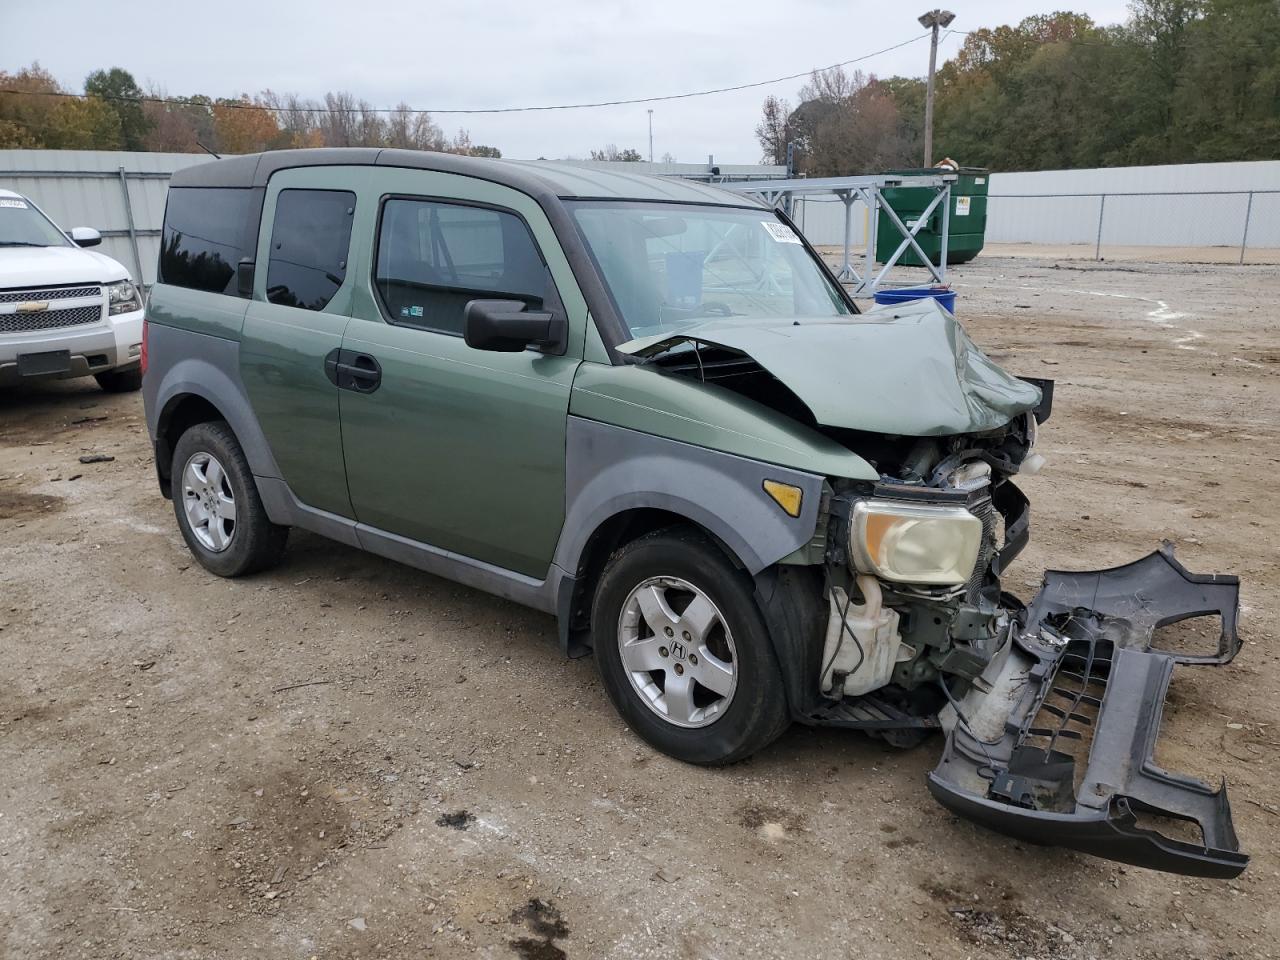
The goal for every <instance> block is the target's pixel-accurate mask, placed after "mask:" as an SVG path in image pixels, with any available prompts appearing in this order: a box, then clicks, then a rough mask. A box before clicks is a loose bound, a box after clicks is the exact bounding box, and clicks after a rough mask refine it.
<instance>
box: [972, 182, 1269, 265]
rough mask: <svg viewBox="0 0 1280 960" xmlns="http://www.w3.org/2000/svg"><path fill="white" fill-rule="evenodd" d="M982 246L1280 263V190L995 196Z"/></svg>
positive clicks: (1102, 256)
mask: <svg viewBox="0 0 1280 960" xmlns="http://www.w3.org/2000/svg"><path fill="white" fill-rule="evenodd" d="M984 249H985V250H986V252H988V253H998V254H1013V255H1025V256H1046V257H1055V258H1059V259H1089V260H1146V261H1152V260H1154V261H1169V262H1174V261H1176V262H1185V263H1235V264H1249V263H1262V264H1273V263H1280V190H1223V191H1203V192H1197V193H1187V192H1172V191H1152V192H1146V193H1143V192H1116V193H1071V194H1054V193H1043V194H1037V193H1011V194H992V195H991V196H990V197H989V198H988V207H987V236H986V247H985V248H984Z"/></svg>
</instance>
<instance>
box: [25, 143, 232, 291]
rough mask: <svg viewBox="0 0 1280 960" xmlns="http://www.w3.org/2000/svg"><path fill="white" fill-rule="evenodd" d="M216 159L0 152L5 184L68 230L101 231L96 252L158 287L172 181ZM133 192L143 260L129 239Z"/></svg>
mask: <svg viewBox="0 0 1280 960" xmlns="http://www.w3.org/2000/svg"><path fill="white" fill-rule="evenodd" d="M211 159H213V158H212V157H210V156H208V155H207V154H203V153H195V154H191V153H128V152H125V151H110V150H0V187H4V188H5V189H8V190H14V191H17V192H18V193H21V194H23V195H24V196H27V197H30V198H31V199H32V200H34V201H35V202H36V204H37V205H38V206H39V207H40V208H41V209H43V210H44V212H45V213H47V214H49V216H51V217H52V218H53V219H54V222H56V223H57V224H58V226H60V227H62V228H63V229H70V228H71V227H95V228H97V229H98V230H101V231H102V232H103V239H102V246H100V247H97V248H95V249H97V250H100V251H101V252H102V253H105V254H106V255H107V256H109V257H111V258H113V259H115V260H118V261H120V263H122V264H124V266H125V267H126V269H128V271H129V272H130V273H131V274H132V275H133V276H134V277H135V279H137V278H140V279H141V281H142V282H143V283H146V284H150V283H154V282H155V278H156V277H155V274H156V261H157V260H158V259H159V256H160V227H161V225H162V224H163V222H164V198H165V194H166V193H167V191H168V189H169V176H170V175H171V174H172V173H173V172H174V171H175V170H180V169H181V168H183V167H189V166H191V165H192V164H194V163H204V162H207V161H209V160H211ZM121 170H123V171H124V179H123V181H122V180H121V176H120V172H121ZM126 187H127V189H128V191H129V205H130V206H131V207H132V209H133V223H134V228H135V229H134V234H135V237H136V241H137V256H136V258H135V256H134V248H133V240H132V239H131V238H130V236H129V217H128V213H127V210H126V206H125V194H124V191H125V189H126Z"/></svg>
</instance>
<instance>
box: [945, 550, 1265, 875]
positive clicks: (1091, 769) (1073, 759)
mask: <svg viewBox="0 0 1280 960" xmlns="http://www.w3.org/2000/svg"><path fill="white" fill-rule="evenodd" d="M1238 602H1239V581H1238V580H1237V579H1236V578H1235V577H1229V576H1204V575H1198V574H1192V573H1190V572H1188V571H1187V570H1186V569H1185V568H1183V567H1182V565H1181V564H1179V563H1178V562H1177V560H1176V559H1174V556H1173V549H1172V547H1171V546H1170V545H1168V544H1165V545H1164V546H1163V547H1162V548H1161V549H1160V550H1158V551H1156V552H1155V553H1152V554H1150V555H1149V556H1147V557H1144V558H1143V559H1141V560H1138V561H1136V562H1135V563H1131V564H1127V565H1125V566H1122V567H1116V568H1114V569H1111V570H1100V571H1090V572H1087V573H1063V572H1059V571H1050V572H1048V573H1046V574H1045V580H1044V585H1043V587H1042V588H1041V590H1040V592H1039V593H1038V594H1037V595H1036V597H1035V598H1034V599H1033V600H1032V602H1031V605H1030V606H1029V607H1028V608H1027V611H1026V616H1025V619H1024V621H1023V624H1022V630H1021V631H1020V635H1019V636H1017V637H1016V638H1015V639H1014V640H1013V644H1014V648H1013V649H1012V650H1011V652H1010V656H1011V657H1014V658H1017V659H1016V660H1015V661H1013V664H1014V666H1015V667H1016V669H1013V670H1009V669H1006V671H1005V676H1006V677H1010V676H1013V677H1016V683H1014V684H1012V685H1006V688H1005V689H1006V690H1007V691H1008V701H1009V703H1010V705H1011V710H1010V712H1009V715H1008V718H1007V719H1006V720H1005V721H1004V724H1003V729H1002V730H1000V731H999V732H998V733H995V734H994V735H993V731H992V729H991V728H990V727H989V726H988V727H986V728H983V731H982V732H983V737H982V739H979V737H978V736H977V735H975V733H974V728H973V727H972V726H971V725H970V723H969V720H968V719H967V718H966V714H967V712H968V711H967V709H966V707H967V706H969V707H972V706H974V705H975V704H977V703H979V701H980V698H981V696H982V695H981V694H970V696H969V697H966V699H965V701H963V702H962V703H961V704H960V712H959V714H958V717H957V722H956V723H955V725H954V726H953V727H952V729H951V731H950V733H949V734H948V736H947V741H946V747H945V750H944V753H943V757H942V761H941V762H940V763H939V764H938V766H937V768H936V769H935V770H934V771H933V773H932V774H930V777H929V790H930V792H931V793H932V794H933V795H934V797H935V798H937V799H938V801H939V802H941V803H942V804H943V805H944V806H945V807H947V808H948V809H950V810H952V811H953V812H955V813H957V814H959V815H961V816H964V817H966V818H969V819H972V820H975V821H977V822H978V823H981V824H983V825H984V826H987V827H989V828H991V829H993V830H997V831H999V832H1001V833H1005V834H1008V835H1010V836H1013V837H1017V838H1019V839H1022V840H1025V841H1028V842H1032V843H1038V844H1046V845H1053V846H1062V847H1068V848H1071V849H1075V850H1080V851H1082V852H1085V853H1090V854H1093V855H1095V856H1099V857H1105V858H1107V859H1111V860H1119V861H1122V862H1125V863H1132V864H1135V865H1138V866H1143V867H1149V868H1152V869H1156V870H1165V871H1169V872H1172V873H1183V874H1192V875H1196V876H1204V877H1220V878H1230V877H1234V876H1237V875H1239V874H1240V872H1241V871H1242V870H1244V868H1245V866H1246V864H1247V863H1248V862H1249V858H1248V856H1247V855H1246V854H1243V853H1241V852H1240V849H1239V844H1238V842H1237V840H1236V835H1235V830H1234V828H1233V826H1232V822H1231V808H1230V806H1229V804H1228V802H1227V795H1226V788H1225V784H1224V785H1223V786H1221V787H1219V788H1218V789H1216V790H1215V789H1212V788H1211V787H1209V786H1208V785H1206V784H1204V783H1202V782H1201V781H1199V780H1196V779H1194V778H1192V777H1187V776H1183V775H1180V774H1175V773H1170V772H1168V771H1166V770H1163V769H1161V768H1160V767H1159V766H1157V765H1156V763H1155V760H1154V757H1153V754H1154V751H1155V745H1156V738H1157V737H1158V735H1159V731H1160V720H1161V715H1162V712H1163V707H1164V699H1165V694H1166V693H1167V691H1168V686H1169V680H1170V678H1171V677H1172V675H1173V668H1174V666H1175V665H1176V664H1180V663H1188V664H1198V663H1210V664H1222V663H1226V662H1227V661H1229V660H1230V659H1231V658H1232V657H1233V656H1234V655H1235V654H1236V652H1237V651H1238V650H1239V647H1240V640H1239V637H1238V636H1237V634H1236V617H1237V609H1238ZM1203 616H1217V617H1220V618H1221V624H1222V632H1221V635H1220V637H1219V640H1218V647H1217V649H1216V650H1214V651H1206V652H1202V653H1195V654H1175V653H1171V652H1167V651H1162V650H1156V649H1152V647H1151V640H1152V636H1153V633H1154V631H1155V629H1156V628H1157V627H1159V626H1163V625H1165V624H1169V623H1175V622H1178V621H1180V620H1185V619H1189V618H1192V617H1203ZM1024 668H1025V669H1024ZM1082 760H1083V761H1084V763H1083V764H1081V762H1080V761H1082ZM1153 820H1158V821H1163V822H1164V823H1168V822H1169V821H1170V820H1172V821H1178V822H1179V824H1178V826H1180V827H1182V829H1180V830H1177V831H1175V832H1177V833H1179V834H1187V833H1189V836H1183V837H1181V838H1180V839H1173V838H1171V837H1169V836H1166V835H1165V834H1163V833H1161V832H1158V830H1157V829H1154V828H1153V826H1152V821H1153Z"/></svg>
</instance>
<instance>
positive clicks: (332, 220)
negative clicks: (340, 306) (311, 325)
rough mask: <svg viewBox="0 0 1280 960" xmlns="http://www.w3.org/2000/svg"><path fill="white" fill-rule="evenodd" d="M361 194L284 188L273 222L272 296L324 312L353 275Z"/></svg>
mask: <svg viewBox="0 0 1280 960" xmlns="http://www.w3.org/2000/svg"><path fill="white" fill-rule="evenodd" d="M355 211H356V195H355V194H354V193H351V192H349V191H346V190H281V191H280V193H279V195H278V196H277V197H276V218H275V222H274V223H273V224H272V226H271V252H270V257H269V258H268V261H267V299H268V300H270V301H271V302H272V303H278V304H280V305H281V306H285V307H301V308H302V309H303V310H323V309H324V308H325V307H326V306H328V304H329V301H330V300H332V299H333V295H334V294H335V293H337V292H338V288H339V287H340V286H342V281H343V280H344V279H345V278H346V275H347V253H348V250H349V249H350V247H351V220H352V217H353V216H354V215H355Z"/></svg>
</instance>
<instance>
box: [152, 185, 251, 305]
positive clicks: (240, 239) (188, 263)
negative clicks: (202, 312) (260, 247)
mask: <svg viewBox="0 0 1280 960" xmlns="http://www.w3.org/2000/svg"><path fill="white" fill-rule="evenodd" d="M252 194H253V191H251V190H249V189H239V188H212V187H174V188H172V189H170V191H169V198H168V201H167V203H166V204H165V210H164V236H163V237H162V238H161V243H160V276H159V279H160V282H161V283H169V284H173V285H174V286H178V287H190V288H191V289H193V290H204V291H206V292H208V293H228V294H231V295H233V296H234V295H235V292H236V289H235V287H236V282H235V281H236V264H237V263H238V262H239V261H240V260H241V258H243V257H252V256H253V254H254V247H255V246H256V237H253V236H252V234H253V233H256V225H257V224H256V221H257V217H256V216H255V217H254V218H253V219H254V225H253V226H254V228H255V229H250V228H249V215H250V203H251V198H252Z"/></svg>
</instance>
